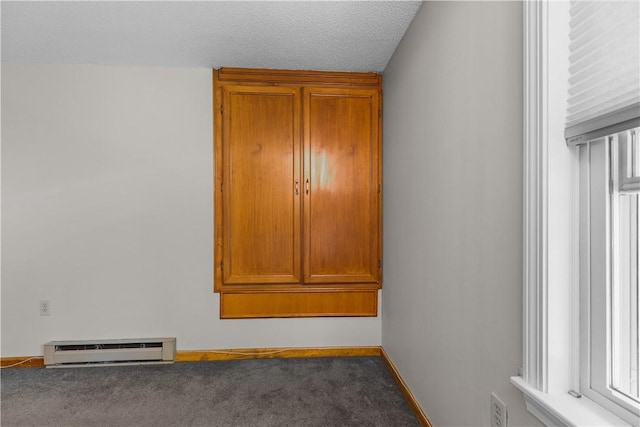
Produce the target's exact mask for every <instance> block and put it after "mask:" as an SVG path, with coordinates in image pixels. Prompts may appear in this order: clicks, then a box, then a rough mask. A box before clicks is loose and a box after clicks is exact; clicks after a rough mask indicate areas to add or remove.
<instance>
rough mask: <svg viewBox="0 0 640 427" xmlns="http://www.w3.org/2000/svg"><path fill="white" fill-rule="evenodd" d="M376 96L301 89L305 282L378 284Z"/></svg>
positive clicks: (360, 91) (368, 91) (353, 91)
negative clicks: (303, 158) (302, 100)
mask: <svg viewBox="0 0 640 427" xmlns="http://www.w3.org/2000/svg"><path fill="white" fill-rule="evenodd" d="M378 97H379V92H378V90H377V89H337V88H335V89H334V88H306V89H305V92H304V149H305V154H304V156H305V171H304V178H305V195H304V207H303V210H304V228H305V233H304V247H305V251H304V257H305V258H304V281H305V283H378V278H379V273H378V272H379V267H378V266H379V262H378V260H379V246H380V244H379V243H380V234H379V233H380V205H379V201H380V195H379V182H380V158H379V155H380V139H379V132H380V130H379V114H378V111H379V103H378ZM307 180H309V185H308V192H307Z"/></svg>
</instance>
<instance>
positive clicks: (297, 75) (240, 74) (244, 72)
mask: <svg viewBox="0 0 640 427" xmlns="http://www.w3.org/2000/svg"><path fill="white" fill-rule="evenodd" d="M213 72H214V74H217V80H218V81H220V82H223V81H224V82H259V83H289V84H291V83H293V84H298V83H299V84H349V85H357V86H380V84H381V82H382V77H381V76H380V75H379V74H376V73H361V72H344V71H308V70H270V69H263V68H227V67H223V68H220V69H218V70H216V69H214V70H213Z"/></svg>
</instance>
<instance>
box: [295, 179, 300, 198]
mask: <svg viewBox="0 0 640 427" xmlns="http://www.w3.org/2000/svg"><path fill="white" fill-rule="evenodd" d="M298 182H299V181H298V180H297V179H296V196H297V195H298V194H300V191H298Z"/></svg>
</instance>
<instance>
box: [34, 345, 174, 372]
mask: <svg viewBox="0 0 640 427" xmlns="http://www.w3.org/2000/svg"><path fill="white" fill-rule="evenodd" d="M175 359H176V339H175V338H142V339H140V338H138V339H118V340H95V341H92V340H86V341H51V342H48V343H46V344H45V345H44V365H45V366H46V367H47V368H64V367H78V366H107V365H139V364H159V363H173V362H174V361H175Z"/></svg>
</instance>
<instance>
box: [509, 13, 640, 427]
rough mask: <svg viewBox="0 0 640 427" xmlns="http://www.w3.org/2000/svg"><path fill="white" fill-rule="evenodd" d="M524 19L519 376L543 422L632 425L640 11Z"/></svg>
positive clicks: (634, 404)
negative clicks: (520, 347)
mask: <svg viewBox="0 0 640 427" xmlns="http://www.w3.org/2000/svg"><path fill="white" fill-rule="evenodd" d="M523 12H524V13H523V18H524V132H523V134H524V135H523V136H524V150H523V154H524V156H523V157H524V206H523V224H524V230H523V232H524V235H523V241H524V248H523V252H524V253H523V255H524V266H523V282H524V285H523V309H524V313H523V366H522V374H521V376H519V377H513V378H512V379H511V380H512V383H513V384H514V385H515V386H516V387H518V388H519V389H520V390H521V391H522V392H523V395H524V397H525V402H526V405H527V409H528V410H529V411H530V412H531V413H532V414H534V415H535V416H536V417H538V419H540V420H541V421H542V422H543V423H545V424H546V425H549V426H550V425H562V426H564V425H566V426H570V425H638V423H639V422H640V418H639V415H638V407H639V406H640V405H639V403H638V373H637V368H638V290H637V289H638V228H639V225H638V211H639V208H638V197H640V196H638V192H639V191H638V188H637V186H638V182H640V179H638V171H640V167H637V165H638V163H639V160H638V157H637V156H638V151H640V150H639V149H638V145H637V144H638V142H637V140H638V131H639V128H638V127H639V126H640V37H639V34H638V28H640V19H639V16H640V3H638V2H597V1H596V2H587V1H574V2H571V3H569V2H550V1H535V2H525V3H524V4H523ZM581 32H582V33H581ZM566 105H568V106H569V108H568V109H567V108H565V106H566ZM565 119H566V121H565ZM567 144H568V147H567ZM581 236H583V237H582V238H580V237H581ZM584 236H586V238H585V237H584ZM585 256H586V259H585ZM581 257H582V259H581ZM592 261H593V262H592ZM581 279H583V280H582V283H581ZM581 285H582V289H581ZM573 390H575V391H580V392H582V393H583V397H582V398H575V397H572V395H570V394H569V393H568V392H569V391H573Z"/></svg>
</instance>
